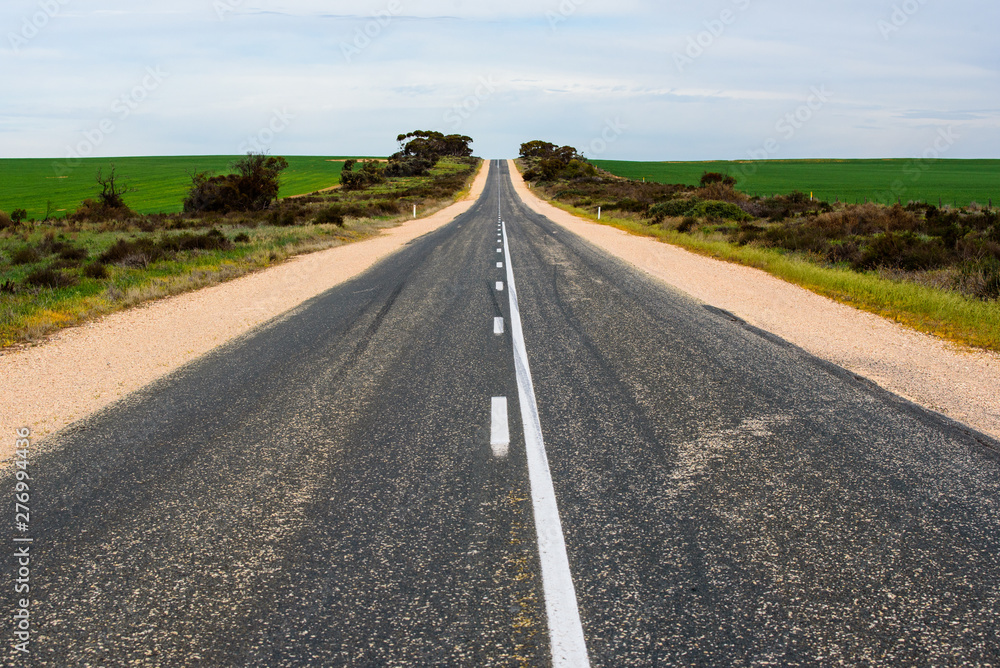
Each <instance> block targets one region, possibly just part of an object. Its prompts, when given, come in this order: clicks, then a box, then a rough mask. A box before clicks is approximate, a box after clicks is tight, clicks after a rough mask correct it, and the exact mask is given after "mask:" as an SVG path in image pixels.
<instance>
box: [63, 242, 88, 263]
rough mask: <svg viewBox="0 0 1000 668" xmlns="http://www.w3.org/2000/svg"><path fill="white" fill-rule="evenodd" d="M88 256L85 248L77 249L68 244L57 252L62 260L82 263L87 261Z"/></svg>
mask: <svg viewBox="0 0 1000 668" xmlns="http://www.w3.org/2000/svg"><path fill="white" fill-rule="evenodd" d="M88 255H90V253H88V252H87V249H86V248H79V247H75V246H70V245H68V244H65V245H64V247H63V248H62V249H61V250H59V257H60V258H62V259H63V260H73V261H83V260H86V259H87V256H88Z"/></svg>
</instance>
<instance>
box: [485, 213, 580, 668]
mask: <svg viewBox="0 0 1000 668" xmlns="http://www.w3.org/2000/svg"><path fill="white" fill-rule="evenodd" d="M504 239H505V240H506V239H507V228H506V226H505V227H504ZM505 245H506V247H507V249H508V250H507V253H506V254H505V256H504V257H505V259H506V261H507V285H508V286H509V288H510V290H509V292H510V333H511V338H512V339H513V340H514V367H515V369H516V370H517V394H518V398H519V400H520V404H521V422H522V424H523V425H524V445H525V449H526V450H527V455H528V479H529V480H530V482H531V502H532V506H533V508H534V513H535V531H536V533H537V536H538V557H539V562H540V563H541V566H542V591H543V592H544V594H545V612H546V614H547V616H548V622H549V645H550V646H551V648H552V665H553V666H555V667H556V668H589V666H590V659H589V657H588V656H587V640H586V638H585V637H584V635H583V624H582V623H581V622H580V609H579V607H578V604H577V600H576V589H575V588H574V586H573V574H572V572H571V571H570V569H569V557H568V556H567V554H566V540H565V539H564V538H563V532H562V522H561V521H560V519H559V507H558V504H557V503H556V491H555V487H554V486H553V485H552V474H551V473H550V472H549V459H548V456H547V455H546V454H545V440H544V439H543V438H542V423H541V419H540V418H539V417H538V402H537V401H536V400H535V387H534V384H533V383H532V381H531V369H530V367H529V366H528V350H527V347H526V346H525V343H524V331H523V330H522V328H521V311H520V309H519V308H518V305H517V287H516V285H515V283H514V266H513V265H512V264H511V261H510V250H509V249H510V242H509V241H507V243H506V244H505Z"/></svg>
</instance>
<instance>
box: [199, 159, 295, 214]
mask: <svg viewBox="0 0 1000 668" xmlns="http://www.w3.org/2000/svg"><path fill="white" fill-rule="evenodd" d="M287 168H288V161H287V160H285V159H284V158H279V157H273V156H272V157H269V156H267V155H266V154H264V153H254V152H249V153H247V154H246V155H245V156H244V157H242V158H240V159H239V160H237V161H236V162H234V163H233V164H232V169H233V170H234V171H235V173H233V174H227V175H224V176H212V175H210V174H209V173H208V172H198V173H196V174H194V175H193V176H192V177H191V190H190V191H189V192H188V196H187V197H186V198H185V199H184V211H185V213H208V212H217V213H230V212H233V211H264V210H265V209H267V208H269V207H270V206H271V203H272V202H273V201H274V200H275V199H277V197H278V190H279V188H280V177H281V172H282V171H284V170H285V169H287Z"/></svg>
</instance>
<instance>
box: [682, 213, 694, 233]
mask: <svg viewBox="0 0 1000 668" xmlns="http://www.w3.org/2000/svg"><path fill="white" fill-rule="evenodd" d="M697 224H698V219H697V218H695V217H694V216H685V217H684V220H682V221H681V224H680V225H678V226H677V231H678V232H690V231H691V230H693V229H694V226H695V225H697Z"/></svg>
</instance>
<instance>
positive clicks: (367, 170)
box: [340, 160, 386, 190]
mask: <svg viewBox="0 0 1000 668" xmlns="http://www.w3.org/2000/svg"><path fill="white" fill-rule="evenodd" d="M385 178H386V177H385V170H384V169H382V167H381V166H380V165H379V163H378V162H376V161H375V160H365V161H364V162H363V163H361V169H360V170H359V171H356V172H355V171H353V170H348V169H347V167H346V163H345V167H344V171H342V172H341V173H340V185H341V187H342V188H343V189H344V190H364V189H365V188H367V187H369V186H373V185H377V184H379V183H384V182H385Z"/></svg>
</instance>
